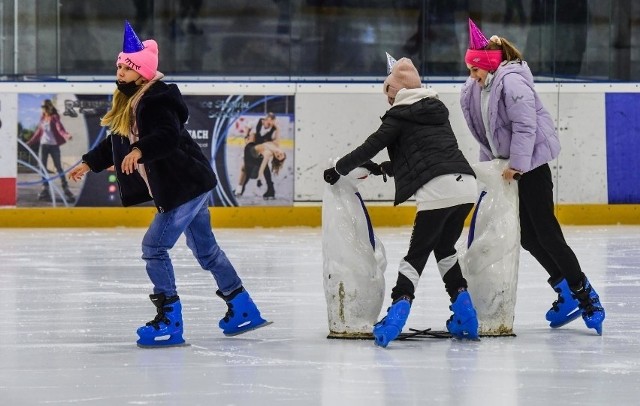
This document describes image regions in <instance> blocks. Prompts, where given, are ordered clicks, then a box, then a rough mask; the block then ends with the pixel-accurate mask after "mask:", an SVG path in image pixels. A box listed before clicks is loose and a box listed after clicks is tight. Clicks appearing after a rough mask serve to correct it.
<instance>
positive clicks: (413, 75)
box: [383, 54, 422, 99]
mask: <svg viewBox="0 0 640 406" xmlns="http://www.w3.org/2000/svg"><path fill="white" fill-rule="evenodd" d="M389 58H391V59H389ZM390 60H393V57H391V56H390V55H389V54H387V62H388V64H389V65H391V64H390V63H389V61H390ZM388 69H391V73H390V74H389V76H387V79H386V80H385V81H384V85H383V86H384V87H383V92H384V94H386V95H387V97H391V98H394V99H395V97H396V94H398V91H399V90H400V89H419V88H421V87H422V82H421V81H420V74H419V73H418V70H417V69H416V67H415V66H414V65H413V62H411V59H409V58H400V59H398V60H397V61H396V62H395V63H393V65H391V66H388Z"/></svg>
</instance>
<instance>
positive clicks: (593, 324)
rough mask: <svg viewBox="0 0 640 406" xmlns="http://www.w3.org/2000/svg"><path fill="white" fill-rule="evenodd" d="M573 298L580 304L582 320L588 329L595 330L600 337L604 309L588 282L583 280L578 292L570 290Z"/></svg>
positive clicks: (585, 279)
mask: <svg viewBox="0 0 640 406" xmlns="http://www.w3.org/2000/svg"><path fill="white" fill-rule="evenodd" d="M572 293H573V296H574V297H575V298H576V299H578V301H579V302H580V310H581V313H582V319H583V320H584V323H585V324H586V325H587V327H588V328H592V329H595V330H596V332H597V333H598V334H599V335H602V322H603V321H604V318H605V313H604V307H602V304H601V303H600V297H599V296H598V293H597V292H596V290H595V289H594V288H593V286H591V283H589V280H588V279H587V278H584V282H583V283H582V286H581V287H580V289H578V290H575V291H574V290H572Z"/></svg>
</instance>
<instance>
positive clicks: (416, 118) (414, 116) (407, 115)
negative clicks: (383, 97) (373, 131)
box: [383, 88, 449, 125]
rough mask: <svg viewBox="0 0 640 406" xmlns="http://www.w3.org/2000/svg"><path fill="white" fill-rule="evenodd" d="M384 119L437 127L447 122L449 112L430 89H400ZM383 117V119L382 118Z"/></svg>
mask: <svg viewBox="0 0 640 406" xmlns="http://www.w3.org/2000/svg"><path fill="white" fill-rule="evenodd" d="M384 117H395V118H399V119H402V120H407V121H412V122H415V123H419V124H426V125H438V124H444V123H446V122H447V121H448V120H449V110H448V109H447V107H446V106H445V105H444V103H442V102H441V101H440V99H438V93H437V92H436V91H434V90H432V89H425V88H420V89H401V90H400V91H399V92H398V94H397V96H396V100H395V103H393V107H391V108H390V109H389V110H388V111H387V113H386V114H385V115H384ZM384 117H383V118H384Z"/></svg>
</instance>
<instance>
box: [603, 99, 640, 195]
mask: <svg viewBox="0 0 640 406" xmlns="http://www.w3.org/2000/svg"><path fill="white" fill-rule="evenodd" d="M605 97H606V98H605V104H606V110H607V111H606V120H607V127H606V128H607V137H606V139H607V182H608V186H609V187H608V189H609V190H608V193H609V204H616V203H618V204H638V203H640V94H637V93H606V95H605Z"/></svg>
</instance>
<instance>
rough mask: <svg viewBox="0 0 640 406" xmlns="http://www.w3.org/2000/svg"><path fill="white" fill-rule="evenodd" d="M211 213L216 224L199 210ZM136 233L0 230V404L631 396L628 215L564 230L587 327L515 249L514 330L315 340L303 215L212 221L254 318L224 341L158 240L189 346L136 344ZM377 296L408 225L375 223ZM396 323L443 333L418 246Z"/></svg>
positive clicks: (317, 298)
mask: <svg viewBox="0 0 640 406" xmlns="http://www.w3.org/2000/svg"><path fill="white" fill-rule="evenodd" d="M214 224H215V222H214ZM144 231H145V230H144V229H126V228H118V229H94V230H89V229H0V404H2V405H10V406H14V405H305V406H306V405H327V406H335V405H356V406H357V405H366V406H375V405H492V406H495V405H545V406H549V405H563V406H564V405H581V406H588V405H612V404H616V405H636V404H638V399H639V398H640V334H639V333H640V331H639V330H640V327H639V326H640V303H639V301H638V298H639V297H640V244H639V241H640V227H636V226H611V227H564V231H565V235H566V238H567V240H568V242H569V244H570V245H571V246H572V247H573V249H574V250H575V251H576V254H577V256H578V258H579V260H580V262H581V264H582V267H583V269H584V271H585V272H586V273H587V274H588V276H589V278H590V280H591V282H592V284H593V286H594V287H595V288H596V290H597V291H598V293H599V294H600V297H601V299H602V303H603V305H604V306H605V308H606V311H607V318H606V320H605V322H604V333H603V335H602V336H598V335H597V334H596V333H595V332H594V331H593V330H588V329H587V328H586V327H585V326H584V323H583V322H582V320H580V319H578V320H576V321H575V322H573V323H571V324H569V325H568V326H565V327H562V328H560V329H551V328H549V327H548V325H547V323H546V321H545V319H544V314H545V312H546V311H547V309H548V307H549V305H550V304H551V302H552V301H553V300H554V299H555V294H554V292H553V291H552V290H551V288H550V287H549V286H548V285H547V283H546V273H545V272H544V270H543V269H542V268H541V267H540V266H539V265H538V264H537V263H536V262H535V261H534V260H533V259H532V258H531V256H530V255H529V254H527V253H525V252H522V254H521V259H520V261H521V263H520V269H519V278H518V297H517V304H516V310H515V323H514V331H515V333H516V335H517V336H516V337H501V338H482V339H481V341H479V342H469V341H455V340H450V339H421V340H416V341H404V342H397V341H394V342H392V343H391V344H390V345H389V347H388V348H386V349H382V348H378V347H375V346H374V344H373V342H372V341H366V340H337V339H327V338H326V336H327V334H328V326H327V311H326V303H325V297H324V292H323V277H322V275H323V270H322V249H321V248H322V241H321V229H319V228H284V229H249V230H246V229H220V230H214V231H215V233H216V237H217V239H218V241H219V243H220V244H221V246H222V247H223V249H224V250H225V251H226V253H227V255H228V256H229V257H230V259H231V260H232V261H233V263H234V264H235V265H236V266H237V268H238V270H239V273H240V275H241V277H242V278H243V280H244V283H245V286H246V288H247V289H248V290H249V291H250V293H251V294H252V296H253V298H254V300H255V301H256V303H257V304H258V305H259V306H260V308H261V310H262V313H263V316H265V317H266V318H267V319H269V320H271V321H273V322H274V323H273V324H272V325H270V326H268V327H265V328H263V329H259V330H256V331H253V332H250V333H247V334H244V335H241V336H237V337H225V336H223V335H222V333H221V331H220V330H219V329H218V327H217V322H218V319H219V318H220V317H222V316H223V314H224V312H225V311H226V306H225V305H224V304H223V302H222V301H221V300H220V299H219V298H217V297H216V296H215V294H214V292H215V285H214V282H213V279H212V277H211V275H210V274H209V273H207V272H204V271H202V270H201V269H200V268H199V267H198V266H197V263H196V262H195V260H194V259H193V257H192V256H191V254H190V252H189V251H188V249H187V248H186V246H185V244H184V240H181V241H180V242H179V244H178V245H177V246H176V248H175V249H174V250H173V251H172V252H173V258H174V264H175V267H176V274H177V281H178V284H179V294H180V297H181V299H182V303H183V315H184V321H185V338H186V339H187V341H188V342H189V343H190V344H191V346H189V347H181V348H171V349H168V348H167V349H152V350H148V349H140V348H137V347H136V345H135V340H136V338H137V336H136V334H135V331H136V328H137V327H138V326H140V325H141V324H143V323H144V322H146V321H148V320H150V319H152V318H153V316H154V314H155V310H154V308H153V305H152V304H151V302H150V301H149V300H148V296H147V295H148V294H149V293H150V283H149V281H148V279H147V275H146V272H145V270H144V264H143V261H142V260H141V259H140V248H139V245H140V240H141V238H142V235H143V233H144ZM376 232H377V234H378V236H379V238H380V239H381V240H382V241H383V243H384V244H385V247H386V251H387V259H388V261H389V265H388V268H387V272H386V273H385V278H386V284H387V285H386V286H387V292H386V294H385V303H384V307H383V312H384V311H385V310H386V307H387V306H388V304H389V301H390V299H389V291H390V289H391V287H392V286H393V284H394V282H395V278H396V275H397V274H396V267H397V265H398V263H399V261H400V259H401V257H402V256H403V255H404V254H405V252H406V249H407V246H408V242H409V236H410V227H403V228H387V229H385V228H381V229H377V230H376ZM416 296H417V297H416V300H415V301H414V304H413V307H412V311H411V315H410V317H409V320H408V322H407V327H413V328H422V329H423V328H427V327H431V328H433V329H435V330H442V329H444V323H445V320H446V319H447V318H448V317H449V314H450V311H449V310H448V303H447V297H446V296H447V295H446V293H445V291H444V288H443V284H442V281H441V280H440V279H439V274H438V272H437V268H436V266H435V261H434V259H433V258H430V260H429V262H428V263H427V268H426V269H425V272H424V274H423V277H422V279H421V281H420V285H419V288H418V291H417V293H416Z"/></svg>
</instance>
